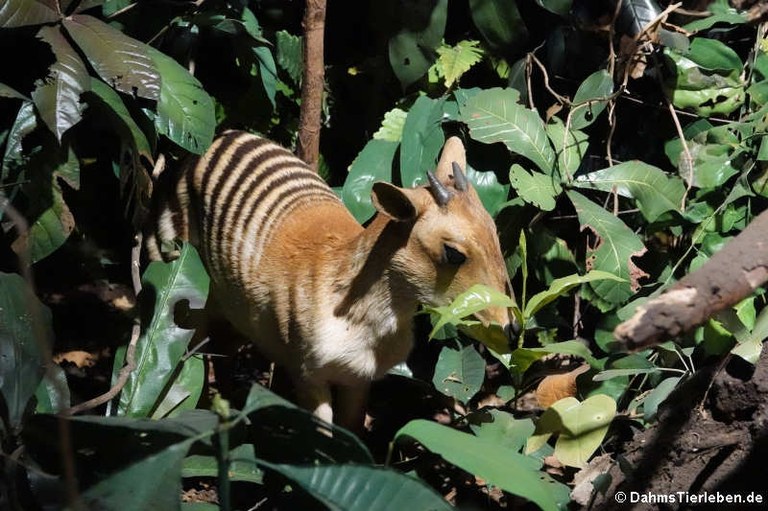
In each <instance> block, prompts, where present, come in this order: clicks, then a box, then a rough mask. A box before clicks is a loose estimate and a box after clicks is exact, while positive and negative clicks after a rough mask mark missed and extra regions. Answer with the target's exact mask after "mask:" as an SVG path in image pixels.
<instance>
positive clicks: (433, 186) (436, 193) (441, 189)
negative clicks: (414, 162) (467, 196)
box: [427, 170, 453, 207]
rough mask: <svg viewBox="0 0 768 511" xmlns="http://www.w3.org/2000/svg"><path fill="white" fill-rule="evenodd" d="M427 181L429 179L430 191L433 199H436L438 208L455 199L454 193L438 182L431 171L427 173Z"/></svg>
mask: <svg viewBox="0 0 768 511" xmlns="http://www.w3.org/2000/svg"><path fill="white" fill-rule="evenodd" d="M427 179H429V189H430V191H431V192H432V197H434V198H435V202H437V205H438V206H441V207H442V206H445V205H446V204H448V201H450V200H451V197H453V193H452V192H451V191H450V190H449V189H448V188H446V187H445V186H444V185H443V183H441V182H440V181H438V180H437V178H436V177H435V175H434V174H433V173H432V172H431V171H429V170H428V171H427Z"/></svg>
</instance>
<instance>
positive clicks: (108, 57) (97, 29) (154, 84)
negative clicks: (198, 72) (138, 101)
mask: <svg viewBox="0 0 768 511" xmlns="http://www.w3.org/2000/svg"><path fill="white" fill-rule="evenodd" d="M62 23H63V25H64V28H66V29H67V32H68V33H69V35H70V36H72V39H74V41H75V43H77V45H78V46H79V47H80V49H81V50H82V52H83V53H84V54H85V56H86V57H87V58H88V62H90V63H91V65H92V66H93V68H94V69H95V70H96V72H97V73H98V74H99V76H100V77H101V79H102V80H104V81H105V82H107V83H108V84H110V85H111V86H112V87H114V88H115V89H117V90H119V91H120V92H124V93H126V94H129V95H131V96H139V97H142V98H146V99H152V100H157V99H160V83H161V80H160V75H161V73H164V71H165V70H161V69H159V68H158V67H157V66H156V64H155V62H154V61H153V59H152V57H151V56H150V54H149V50H150V47H149V46H147V45H146V44H144V43H142V42H139V41H137V40H135V39H132V38H130V37H128V36H127V35H125V34H123V33H122V32H120V31H119V30H117V29H116V28H112V27H111V26H109V25H107V24H106V23H104V22H103V21H100V20H98V19H96V18H94V17H92V16H88V15H87V14H74V15H72V16H68V17H67V18H65V19H64V20H63V22H62ZM165 79H166V77H165V74H163V81H165Z"/></svg>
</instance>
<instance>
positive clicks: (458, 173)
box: [451, 162, 469, 192]
mask: <svg viewBox="0 0 768 511" xmlns="http://www.w3.org/2000/svg"><path fill="white" fill-rule="evenodd" d="M451 166H452V167H453V182H454V183H455V184H456V189H457V190H458V191H460V192H466V191H467V188H469V184H468V183H467V176H465V175H464V172H463V171H462V170H461V166H460V165H459V164H458V162H453V163H452V164H451Z"/></svg>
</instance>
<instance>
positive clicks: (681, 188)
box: [574, 161, 685, 222]
mask: <svg viewBox="0 0 768 511" xmlns="http://www.w3.org/2000/svg"><path fill="white" fill-rule="evenodd" d="M574 185H575V186H577V187H580V188H594V189H597V190H602V191H604V192H612V193H613V192H615V193H618V194H619V195H621V196H623V197H628V198H630V199H634V200H635V201H636V203H637V207H638V208H639V209H640V212H641V213H642V214H643V216H644V217H645V218H646V220H648V221H649V222H655V221H656V220H657V219H658V218H659V217H660V216H661V215H663V214H664V213H666V212H668V211H677V212H680V208H681V207H682V204H683V196H684V195H685V185H684V184H683V182H682V181H681V180H680V178H678V177H674V176H668V175H666V174H665V173H664V172H662V171H661V170H660V169H658V168H656V167H654V166H652V165H648V164H647V163H643V162H641V161H629V162H626V163H621V164H619V165H614V166H613V167H608V168H605V169H602V170H598V171H595V172H590V173H589V174H583V175H581V176H579V177H577V178H576V180H575V181H574Z"/></svg>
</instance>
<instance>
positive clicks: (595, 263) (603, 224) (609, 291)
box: [567, 191, 647, 310]
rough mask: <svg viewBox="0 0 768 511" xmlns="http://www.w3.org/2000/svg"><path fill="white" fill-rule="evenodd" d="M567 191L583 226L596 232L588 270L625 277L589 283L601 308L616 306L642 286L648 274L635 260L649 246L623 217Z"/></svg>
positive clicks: (587, 259)
mask: <svg viewBox="0 0 768 511" xmlns="http://www.w3.org/2000/svg"><path fill="white" fill-rule="evenodd" d="M567 193H568V197H569V198H570V199H571V202H573V205H574V207H575V208H576V213H577V214H578V217H579V223H580V224H581V229H582V230H585V229H589V230H590V231H591V232H592V233H593V234H594V235H595V242H594V245H593V246H591V247H587V254H586V267H587V270H589V271H591V270H601V271H604V272H608V273H612V274H614V275H616V276H618V277H620V278H621V279H622V281H615V280H600V281H597V282H591V283H590V284H589V286H590V288H591V289H592V290H593V291H594V292H595V294H596V295H597V298H598V302H597V305H598V306H599V307H601V309H603V310H608V309H611V308H614V307H615V306H617V305H619V304H621V303H623V302H624V301H625V300H627V299H628V298H629V297H630V296H632V293H633V292H634V291H635V290H636V289H638V288H639V285H640V284H639V280H640V279H641V278H642V277H645V276H646V275H647V274H646V273H645V272H643V271H642V270H641V269H640V268H639V267H638V266H637V265H636V264H635V262H634V261H633V260H632V259H633V258H634V257H639V256H641V255H642V254H644V253H645V251H646V248H645V246H644V245H643V242H642V241H641V240H640V238H639V237H638V235H637V234H635V233H634V232H632V230H631V229H630V228H629V227H627V225H626V224H625V223H624V222H622V221H621V220H620V219H619V218H617V217H615V216H614V215H612V214H611V213H609V212H608V211H606V210H604V209H603V208H602V207H600V206H599V205H597V204H595V203H594V202H592V201H590V200H589V199H587V198H586V197H584V196H583V195H581V194H580V193H578V192H575V191H569V192H567Z"/></svg>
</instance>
